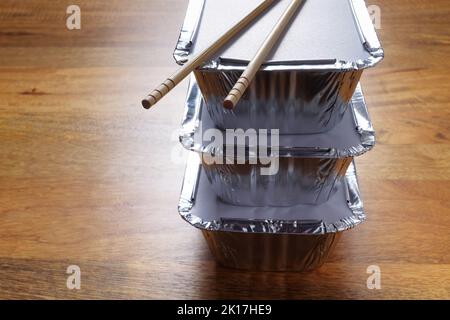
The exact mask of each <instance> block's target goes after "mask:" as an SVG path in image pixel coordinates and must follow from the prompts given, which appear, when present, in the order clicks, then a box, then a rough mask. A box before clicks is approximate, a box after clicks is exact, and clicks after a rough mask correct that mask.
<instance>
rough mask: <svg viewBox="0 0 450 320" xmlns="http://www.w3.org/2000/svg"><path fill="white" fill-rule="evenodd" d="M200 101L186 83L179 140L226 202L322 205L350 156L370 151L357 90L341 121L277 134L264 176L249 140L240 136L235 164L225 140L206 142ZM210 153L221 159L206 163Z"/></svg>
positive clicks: (204, 115) (369, 133) (370, 136)
mask: <svg viewBox="0 0 450 320" xmlns="http://www.w3.org/2000/svg"><path fill="white" fill-rule="evenodd" d="M202 105H203V104H202V102H201V97H200V95H199V91H198V89H197V88H196V86H195V83H194V82H193V83H191V85H190V87H189V92H188V98H187V103H186V109H185V116H184V120H183V127H182V131H181V134H180V141H181V143H182V144H183V145H184V146H185V147H186V148H187V149H189V150H193V151H197V152H199V153H200V154H201V155H202V162H203V167H204V171H205V174H206V175H207V177H208V180H209V182H210V184H211V188H212V189H213V190H214V191H215V193H216V194H217V196H219V197H220V198H221V199H222V200H223V201H225V202H227V203H230V204H235V205H242V206H256V207H258V206H281V207H282V206H292V205H296V204H300V203H303V204H319V203H323V202H325V201H327V200H328V199H329V197H330V196H332V195H333V194H334V193H335V192H336V189H337V185H338V184H339V183H341V182H342V180H343V179H344V175H345V172H346V170H347V168H348V166H349V164H350V163H351V161H352V159H353V157H354V156H357V155H360V154H362V153H364V152H366V151H367V150H369V149H371V148H372V147H373V145H374V143H375V137H374V132H373V128H372V125H371V122H370V119H369V118H368V114H367V110H366V107H365V102H364V99H363V96H362V93H361V90H360V88H358V90H357V92H356V93H355V97H354V99H353V100H352V103H351V104H350V106H351V108H349V110H348V111H347V113H346V115H345V117H344V119H343V121H341V123H339V125H338V126H336V127H335V128H333V129H332V130H330V131H328V132H326V133H321V134H310V135H305V134H303V135H282V136H280V147H279V150H278V151H277V153H276V154H275V155H273V156H271V157H269V159H270V160H271V161H277V162H278V170H277V172H276V174H273V175H265V174H262V173H261V168H262V167H263V165H262V164H261V163H260V162H258V161H251V160H255V159H256V160H258V159H259V157H258V148H257V147H258V146H257V145H251V143H252V141H249V140H247V141H245V140H243V141H245V142H246V144H245V146H244V147H245V148H246V154H245V157H244V158H245V159H240V160H242V162H241V163H240V164H239V163H238V162H237V160H238V159H237V158H238V157H237V156H236V155H234V157H230V156H229V155H228V154H227V152H226V150H229V149H230V148H228V149H227V145H226V143H227V142H226V141H224V144H223V145H218V144H211V140H208V137H207V136H206V135H205V132H207V131H208V130H209V129H212V128H214V127H213V126H214V124H213V123H212V121H211V120H210V119H209V114H208V113H205V112H203V113H202ZM220 132H221V131H219V133H220ZM222 134H223V133H222ZM269 147H270V146H269ZM268 149H270V148H268ZM278 155H279V157H278ZM213 156H214V157H215V159H219V160H222V162H221V163H217V162H213V161H211V159H212V157H213ZM221 156H223V157H221ZM228 161H229V162H228ZM265 167H267V166H265Z"/></svg>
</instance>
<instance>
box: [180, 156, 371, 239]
mask: <svg viewBox="0 0 450 320" xmlns="http://www.w3.org/2000/svg"><path fill="white" fill-rule="evenodd" d="M178 211H179V213H180V215H181V217H182V218H183V219H184V220H186V221H187V222H189V223H190V224H191V225H193V226H194V227H197V228H199V229H202V230H209V231H225V232H242V233H269V234H298V235H300V234H301V235H322V234H327V233H335V232H342V231H345V230H348V229H350V228H353V227H354V226H356V225H358V224H360V223H361V222H363V221H364V220H365V213H364V209H363V203H362V200H361V196H360V192H359V187H358V181H357V176H356V170H355V166H354V164H351V165H350V167H349V169H348V170H347V173H346V176H345V180H344V181H343V182H342V183H340V185H339V186H338V190H337V192H336V193H335V194H334V195H333V196H332V197H331V198H330V199H329V200H328V201H327V202H325V203H322V204H319V205H296V206H291V207H258V208H255V207H243V206H235V205H230V204H226V203H224V202H222V201H220V200H219V199H218V198H217V197H216V195H215V193H214V191H213V190H211V188H210V185H209V182H208V180H207V178H206V176H205V173H204V172H203V169H202V166H201V165H200V161H199V157H198V155H197V154H195V153H191V154H190V155H189V157H188V162H187V166H186V172H185V176H184V181H183V185H182V190H181V196H180V201H179V204H178Z"/></svg>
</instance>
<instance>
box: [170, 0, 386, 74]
mask: <svg viewBox="0 0 450 320" xmlns="http://www.w3.org/2000/svg"><path fill="white" fill-rule="evenodd" d="M261 1H262V0H246V1H242V0H227V1H214V0H190V2H189V6H188V11H187V13H186V17H185V21H184V24H183V27H182V30H181V33H180V37H179V40H178V43H177V46H176V49H175V52H174V58H175V60H176V61H177V63H179V64H182V63H185V62H187V61H188V55H189V54H190V53H192V54H196V53H198V52H200V51H201V50H203V49H204V48H206V47H207V46H209V45H210V44H211V43H212V42H213V41H214V40H215V39H217V38H218V37H219V36H220V35H222V34H223V33H224V32H225V31H226V30H228V29H229V28H231V27H232V26H233V25H234V24H236V23H237V22H238V21H239V20H241V19H242V18H243V17H244V16H245V15H247V14H248V13H249V12H250V11H251V10H252V9H253V8H255V7H256V6H258V5H259V4H260V3H261ZM289 3H290V0H278V1H275V3H274V4H273V5H272V6H271V7H270V8H269V9H268V10H267V11H266V12H265V13H263V14H262V16H261V17H260V18H258V19H257V20H256V21H254V22H253V23H252V24H251V25H250V26H249V27H247V28H246V29H245V30H243V31H242V32H241V33H240V34H238V35H237V36H236V38H235V39H233V40H231V41H230V43H228V44H226V45H225V46H224V47H223V48H222V49H221V50H219V52H218V53H217V54H216V55H215V56H214V57H213V58H212V59H210V61H206V62H205V65H204V66H203V67H202V68H203V69H214V70H223V69H232V70H241V69H244V68H245V67H246V66H247V64H248V62H249V61H250V60H251V59H252V58H253V56H254V55H255V53H256V50H257V49H258V48H259V47H260V46H261V44H262V43H263V41H264V39H265V37H266V36H267V34H269V32H270V30H271V29H272V28H273V26H274V25H275V23H276V21H278V19H279V17H280V16H281V14H282V13H283V11H284V10H285V9H286V7H287V6H288V5H289ZM383 56H384V52H383V48H382V46H381V44H380V41H379V40H378V37H377V35H376V32H375V29H374V26H373V24H372V21H371V18H370V15H369V13H368V11H367V8H366V6H365V2H364V0H306V1H305V2H304V4H303V5H302V8H301V9H300V11H299V13H298V14H297V15H296V16H295V17H294V18H293V20H292V22H291V25H290V26H289V28H288V29H287V31H286V32H285V33H284V35H283V36H282V38H281V39H280V41H279V43H278V44H277V45H276V48H275V49H274V50H273V52H272V53H271V55H270V56H269V58H268V60H267V62H266V63H265V64H264V65H263V70H280V69H283V70H296V69H314V70H316V69H331V70H357V69H364V68H368V67H372V66H374V65H375V64H377V63H378V62H379V61H381V60H382V59H383Z"/></svg>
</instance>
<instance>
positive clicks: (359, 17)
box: [175, 0, 384, 134]
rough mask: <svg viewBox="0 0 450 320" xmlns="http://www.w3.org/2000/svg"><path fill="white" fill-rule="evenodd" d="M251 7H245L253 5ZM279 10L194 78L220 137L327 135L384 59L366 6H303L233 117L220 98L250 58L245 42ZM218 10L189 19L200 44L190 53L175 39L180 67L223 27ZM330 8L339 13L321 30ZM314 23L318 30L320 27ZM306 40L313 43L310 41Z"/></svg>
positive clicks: (353, 2)
mask: <svg viewBox="0 0 450 320" xmlns="http://www.w3.org/2000/svg"><path fill="white" fill-rule="evenodd" d="M250 2H251V3H247V2H246V4H245V6H244V7H247V6H250V7H252V6H255V5H256V4H257V3H258V1H256V0H252V1H250ZM281 2H282V1H281ZM281 2H280V3H277V4H276V5H275V7H274V8H273V9H270V10H269V12H268V13H266V14H264V15H263V17H262V18H261V19H260V20H258V21H257V22H256V23H255V25H253V26H252V27H251V28H250V29H249V30H246V31H245V32H244V33H243V34H242V35H240V37H239V38H237V39H236V40H235V41H233V42H232V43H231V44H230V45H228V46H227V47H226V48H225V49H224V50H223V52H220V53H219V54H218V55H217V56H216V57H214V58H213V59H211V61H207V62H205V64H204V65H203V66H202V67H201V68H199V69H198V70H195V71H194V73H195V76H196V78H197V81H198V85H199V87H200V90H201V92H202V94H203V96H204V99H205V101H206V107H207V110H208V112H209V114H210V117H211V119H212V121H213V122H214V123H215V125H216V126H217V127H219V128H221V129H226V128H242V129H248V128H255V129H259V128H263V129H279V130H280V133H282V134H293V133H318V132H325V131H327V130H330V129H332V128H333V127H334V126H335V125H337V124H338V123H339V122H340V121H341V120H342V118H343V117H344V114H345V111H346V109H347V107H348V103H349V101H350V99H351V97H352V95H353V93H354V90H355V88H356V86H357V84H358V82H359V79H360V77H361V74H362V71H363V70H364V69H366V68H369V67H372V66H374V65H376V64H377V63H378V62H379V61H381V60H382V58H383V55H384V53H383V49H382V47H381V44H380V42H379V41H378V38H377V36H376V33H375V31H374V28H373V25H372V23H371V21H370V17H369V14H368V12H367V9H366V7H365V4H364V1H362V0H349V1H346V0H340V1H335V0H320V1H318V0H315V1H312V2H307V3H306V4H305V8H303V9H302V10H301V12H300V13H299V17H298V19H296V20H295V21H294V23H293V25H292V26H291V27H290V28H289V30H288V33H287V34H286V35H285V36H284V38H283V40H282V41H281V43H280V44H279V45H278V47H277V49H276V50H275V53H274V56H273V57H272V58H270V59H269V61H268V62H267V63H266V64H265V65H264V66H263V67H262V69H261V71H260V72H258V73H257V75H256V77H255V79H254V80H253V81H252V84H251V86H250V88H249V89H248V90H247V91H246V93H245V94H244V96H243V97H242V99H241V100H240V102H239V103H238V105H237V107H236V108H235V109H234V110H228V109H225V108H223V106H222V104H223V100H224V98H225V97H226V95H227V94H228V93H229V91H230V90H231V88H232V87H233V85H234V83H235V82H236V81H237V79H238V78H239V76H240V75H241V73H242V71H243V70H244V68H245V67H246V65H247V63H248V60H247V59H250V58H251V53H252V50H253V49H254V48H253V47H255V45H252V44H249V42H250V41H252V40H253V39H254V38H259V37H261V36H262V35H261V34H260V33H263V31H261V30H266V28H267V27H270V25H271V23H272V22H271V21H272V20H273V19H269V18H271V17H272V16H273V15H274V14H275V13H276V12H275V11H277V10H280V9H282V8H280V7H282V6H283V5H284V3H281ZM221 6H222V4H220V3H219V2H214V1H207V3H206V5H205V8H204V12H203V16H202V17H201V19H200V20H199V15H198V11H197V12H195V14H190V15H187V16H186V21H190V24H193V25H195V26H197V25H198V24H199V23H200V26H199V27H198V29H199V35H198V36H199V38H200V39H196V40H194V41H193V43H190V45H189V46H185V45H183V43H184V42H186V41H185V40H183V39H180V41H179V43H178V45H177V48H178V47H179V46H181V47H183V48H184V51H182V52H183V56H182V57H181V56H177V54H175V57H176V59H177V61H180V59H181V58H183V59H184V60H185V61H186V53H187V52H190V50H191V47H192V46H193V47H195V49H196V48H197V46H196V42H200V45H199V47H202V48H203V47H204V46H205V45H207V43H208V41H210V40H211V39H213V38H214V36H217V35H216V34H215V33H214V31H211V30H215V29H216V28H213V27H211V26H212V25H216V24H217V25H216V27H217V28H220V26H221V25H222V24H224V22H222V20H220V19H225V18H223V15H224V13H222V11H223V8H222V7H221ZM328 7H329V8H330V10H331V9H333V10H334V11H336V13H335V14H333V13H330V12H328V13H327V14H328V15H329V19H325V21H326V23H324V19H323V15H324V13H325V12H326V11H324V10H327V8H328ZM242 10H245V9H242ZM333 10H331V12H333ZM216 15H217V16H216ZM350 20H352V21H350ZM192 21H197V24H195V23H193V22H192ZM216 21H217V22H216ZM314 21H322V23H320V24H318V25H317V23H315V22H314ZM185 23H187V22H185ZM203 25H204V26H203ZM202 26H203V28H202ZM223 28H225V27H223ZM318 29H320V30H318ZM196 30H197V28H195V29H194V28H192V30H191V33H190V39H194V38H195V35H196V33H198V32H196ZM255 30H256V31H255ZM258 30H259V31H258ZM257 31H258V32H257ZM305 34H308V35H311V36H315V37H316V38H312V39H310V38H308V37H307V36H305ZM300 35H301V37H300ZM340 37H341V38H340ZM300 38H301V39H300ZM253 41H256V40H253ZM258 41H259V40H258ZM204 42H206V43H204ZM261 42H262V40H261ZM310 43H313V44H314V45H313V46H311V45H309V44H310ZM306 44H308V45H306ZM342 44H345V45H342ZM358 44H359V47H358ZM177 50H179V49H177Z"/></svg>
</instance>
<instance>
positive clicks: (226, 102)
mask: <svg viewBox="0 0 450 320" xmlns="http://www.w3.org/2000/svg"><path fill="white" fill-rule="evenodd" d="M223 107H224V108H225V109H228V110H233V109H234V103H233V101H231V100H230V99H225V100H224V101H223Z"/></svg>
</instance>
